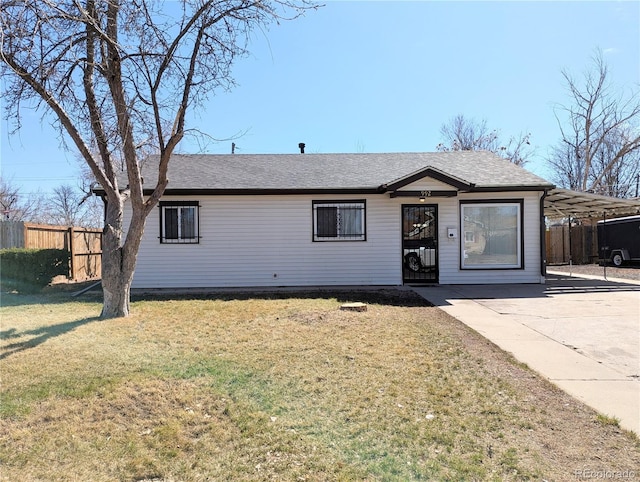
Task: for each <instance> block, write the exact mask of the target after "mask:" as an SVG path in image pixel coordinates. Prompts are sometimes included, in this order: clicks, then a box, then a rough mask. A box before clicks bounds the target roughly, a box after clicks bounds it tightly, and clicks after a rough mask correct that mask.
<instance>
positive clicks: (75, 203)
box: [44, 184, 104, 227]
mask: <svg viewBox="0 0 640 482" xmlns="http://www.w3.org/2000/svg"><path fill="white" fill-rule="evenodd" d="M101 205H102V202H101V201H100V200H99V199H98V198H97V197H96V196H94V195H93V194H92V193H91V192H87V191H85V190H83V189H81V188H74V187H73V186H70V185H68V184H65V185H61V186H58V187H56V188H55V189H54V190H53V193H52V194H51V196H49V197H48V198H47V200H46V204H45V206H44V212H45V213H46V214H45V218H46V221H47V222H48V223H51V224H59V225H64V226H82V227H99V226H101V225H102V221H103V220H104V215H103V210H102V206H101Z"/></svg>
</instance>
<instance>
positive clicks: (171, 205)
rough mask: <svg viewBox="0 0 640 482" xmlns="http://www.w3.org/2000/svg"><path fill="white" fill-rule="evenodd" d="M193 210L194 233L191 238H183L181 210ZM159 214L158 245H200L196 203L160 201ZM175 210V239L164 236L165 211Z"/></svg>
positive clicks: (198, 216) (198, 215) (198, 214)
mask: <svg viewBox="0 0 640 482" xmlns="http://www.w3.org/2000/svg"><path fill="white" fill-rule="evenodd" d="M184 208H193V209H194V226H193V227H194V233H193V236H189V237H185V236H183V234H184V233H182V222H181V216H182V211H181V209H184ZM158 209H159V213H160V223H159V224H160V235H159V239H160V244H199V243H200V203H199V202H198V201H160V202H159V203H158ZM169 209H177V213H178V214H177V219H176V229H177V237H176V238H173V237H171V238H169V237H167V236H166V229H165V227H166V224H167V214H166V213H167V210H169Z"/></svg>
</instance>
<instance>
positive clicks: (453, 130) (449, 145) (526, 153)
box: [437, 114, 532, 166]
mask: <svg viewBox="0 0 640 482" xmlns="http://www.w3.org/2000/svg"><path fill="white" fill-rule="evenodd" d="M440 135H441V136H442V139H443V141H442V142H441V143H440V144H438V146H437V149H438V150H439V151H490V152H494V153H496V154H498V155H499V156H500V157H502V158H504V159H507V160H509V161H511V162H513V163H514V164H517V165H519V166H522V165H524V164H525V163H526V162H527V160H528V158H529V157H530V156H531V154H532V152H531V148H530V145H531V144H530V138H531V134H522V133H521V134H519V135H518V136H513V137H511V138H509V140H508V141H507V142H506V143H505V142H502V141H501V139H500V134H499V132H498V131H497V130H496V129H493V130H490V129H489V128H488V127H487V121H486V120H482V121H476V120H475V119H467V118H466V117H464V116H463V115H462V114H459V115H457V116H455V117H454V118H452V119H451V120H450V121H449V122H448V123H446V124H443V125H442V127H441V128H440Z"/></svg>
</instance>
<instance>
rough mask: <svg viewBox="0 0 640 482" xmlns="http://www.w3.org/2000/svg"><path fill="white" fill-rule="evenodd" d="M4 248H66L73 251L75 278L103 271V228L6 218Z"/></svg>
mask: <svg viewBox="0 0 640 482" xmlns="http://www.w3.org/2000/svg"><path fill="white" fill-rule="evenodd" d="M0 235H1V237H0V248H2V249H5V248H27V249H66V250H68V251H69V253H70V257H71V259H70V263H69V278H70V279H73V280H74V281H83V280H87V279H95V278H99V277H100V276H101V273H102V231H101V230H98V229H87V228H78V227H69V226H54V225H49V224H35V223H23V222H12V221H3V222H1V223H0Z"/></svg>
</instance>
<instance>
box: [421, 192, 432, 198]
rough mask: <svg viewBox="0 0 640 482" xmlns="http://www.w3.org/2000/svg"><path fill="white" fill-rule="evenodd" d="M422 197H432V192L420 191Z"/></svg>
mask: <svg viewBox="0 0 640 482" xmlns="http://www.w3.org/2000/svg"><path fill="white" fill-rule="evenodd" d="M420 196H422V197H431V191H420Z"/></svg>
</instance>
